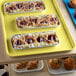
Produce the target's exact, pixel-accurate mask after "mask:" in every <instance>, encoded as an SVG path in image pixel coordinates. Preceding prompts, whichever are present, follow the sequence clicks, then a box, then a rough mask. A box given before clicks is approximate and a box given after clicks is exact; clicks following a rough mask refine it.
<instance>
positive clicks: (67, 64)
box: [64, 58, 75, 70]
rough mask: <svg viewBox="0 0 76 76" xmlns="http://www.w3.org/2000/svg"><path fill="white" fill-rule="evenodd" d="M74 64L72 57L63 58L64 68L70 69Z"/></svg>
mask: <svg viewBox="0 0 76 76" xmlns="http://www.w3.org/2000/svg"><path fill="white" fill-rule="evenodd" d="M74 66H75V60H74V59H73V58H67V59H65V60H64V68H65V69H66V70H72V69H74Z"/></svg>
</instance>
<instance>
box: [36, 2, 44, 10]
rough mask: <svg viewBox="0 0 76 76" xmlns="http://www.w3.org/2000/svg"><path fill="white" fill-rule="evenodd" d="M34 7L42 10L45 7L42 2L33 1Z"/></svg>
mask: <svg viewBox="0 0 76 76" xmlns="http://www.w3.org/2000/svg"><path fill="white" fill-rule="evenodd" d="M35 9H36V10H44V9H45V6H44V3H43V2H40V1H36V2H35Z"/></svg>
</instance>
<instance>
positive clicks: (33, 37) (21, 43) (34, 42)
mask: <svg viewBox="0 0 76 76" xmlns="http://www.w3.org/2000/svg"><path fill="white" fill-rule="evenodd" d="M11 42H12V46H13V48H14V49H26V48H37V47H46V46H55V45H57V44H58V43H59V40H58V37H57V35H56V33H55V32H54V31H48V32H40V33H29V34H20V35H15V36H12V38H11Z"/></svg>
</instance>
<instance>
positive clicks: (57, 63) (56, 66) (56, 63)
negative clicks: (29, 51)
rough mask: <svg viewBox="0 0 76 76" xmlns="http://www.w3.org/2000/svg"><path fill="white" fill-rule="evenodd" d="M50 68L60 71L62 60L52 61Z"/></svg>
mask: <svg viewBox="0 0 76 76" xmlns="http://www.w3.org/2000/svg"><path fill="white" fill-rule="evenodd" d="M49 66H50V67H51V68H52V69H59V68H60V67H61V66H62V59H60V58H55V59H50V60H49Z"/></svg>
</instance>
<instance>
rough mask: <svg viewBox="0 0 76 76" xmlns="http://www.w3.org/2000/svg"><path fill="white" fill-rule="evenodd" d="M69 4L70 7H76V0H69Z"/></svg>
mask: <svg viewBox="0 0 76 76" xmlns="http://www.w3.org/2000/svg"><path fill="white" fill-rule="evenodd" d="M69 5H70V7H72V8H76V0H70V3H69Z"/></svg>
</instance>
